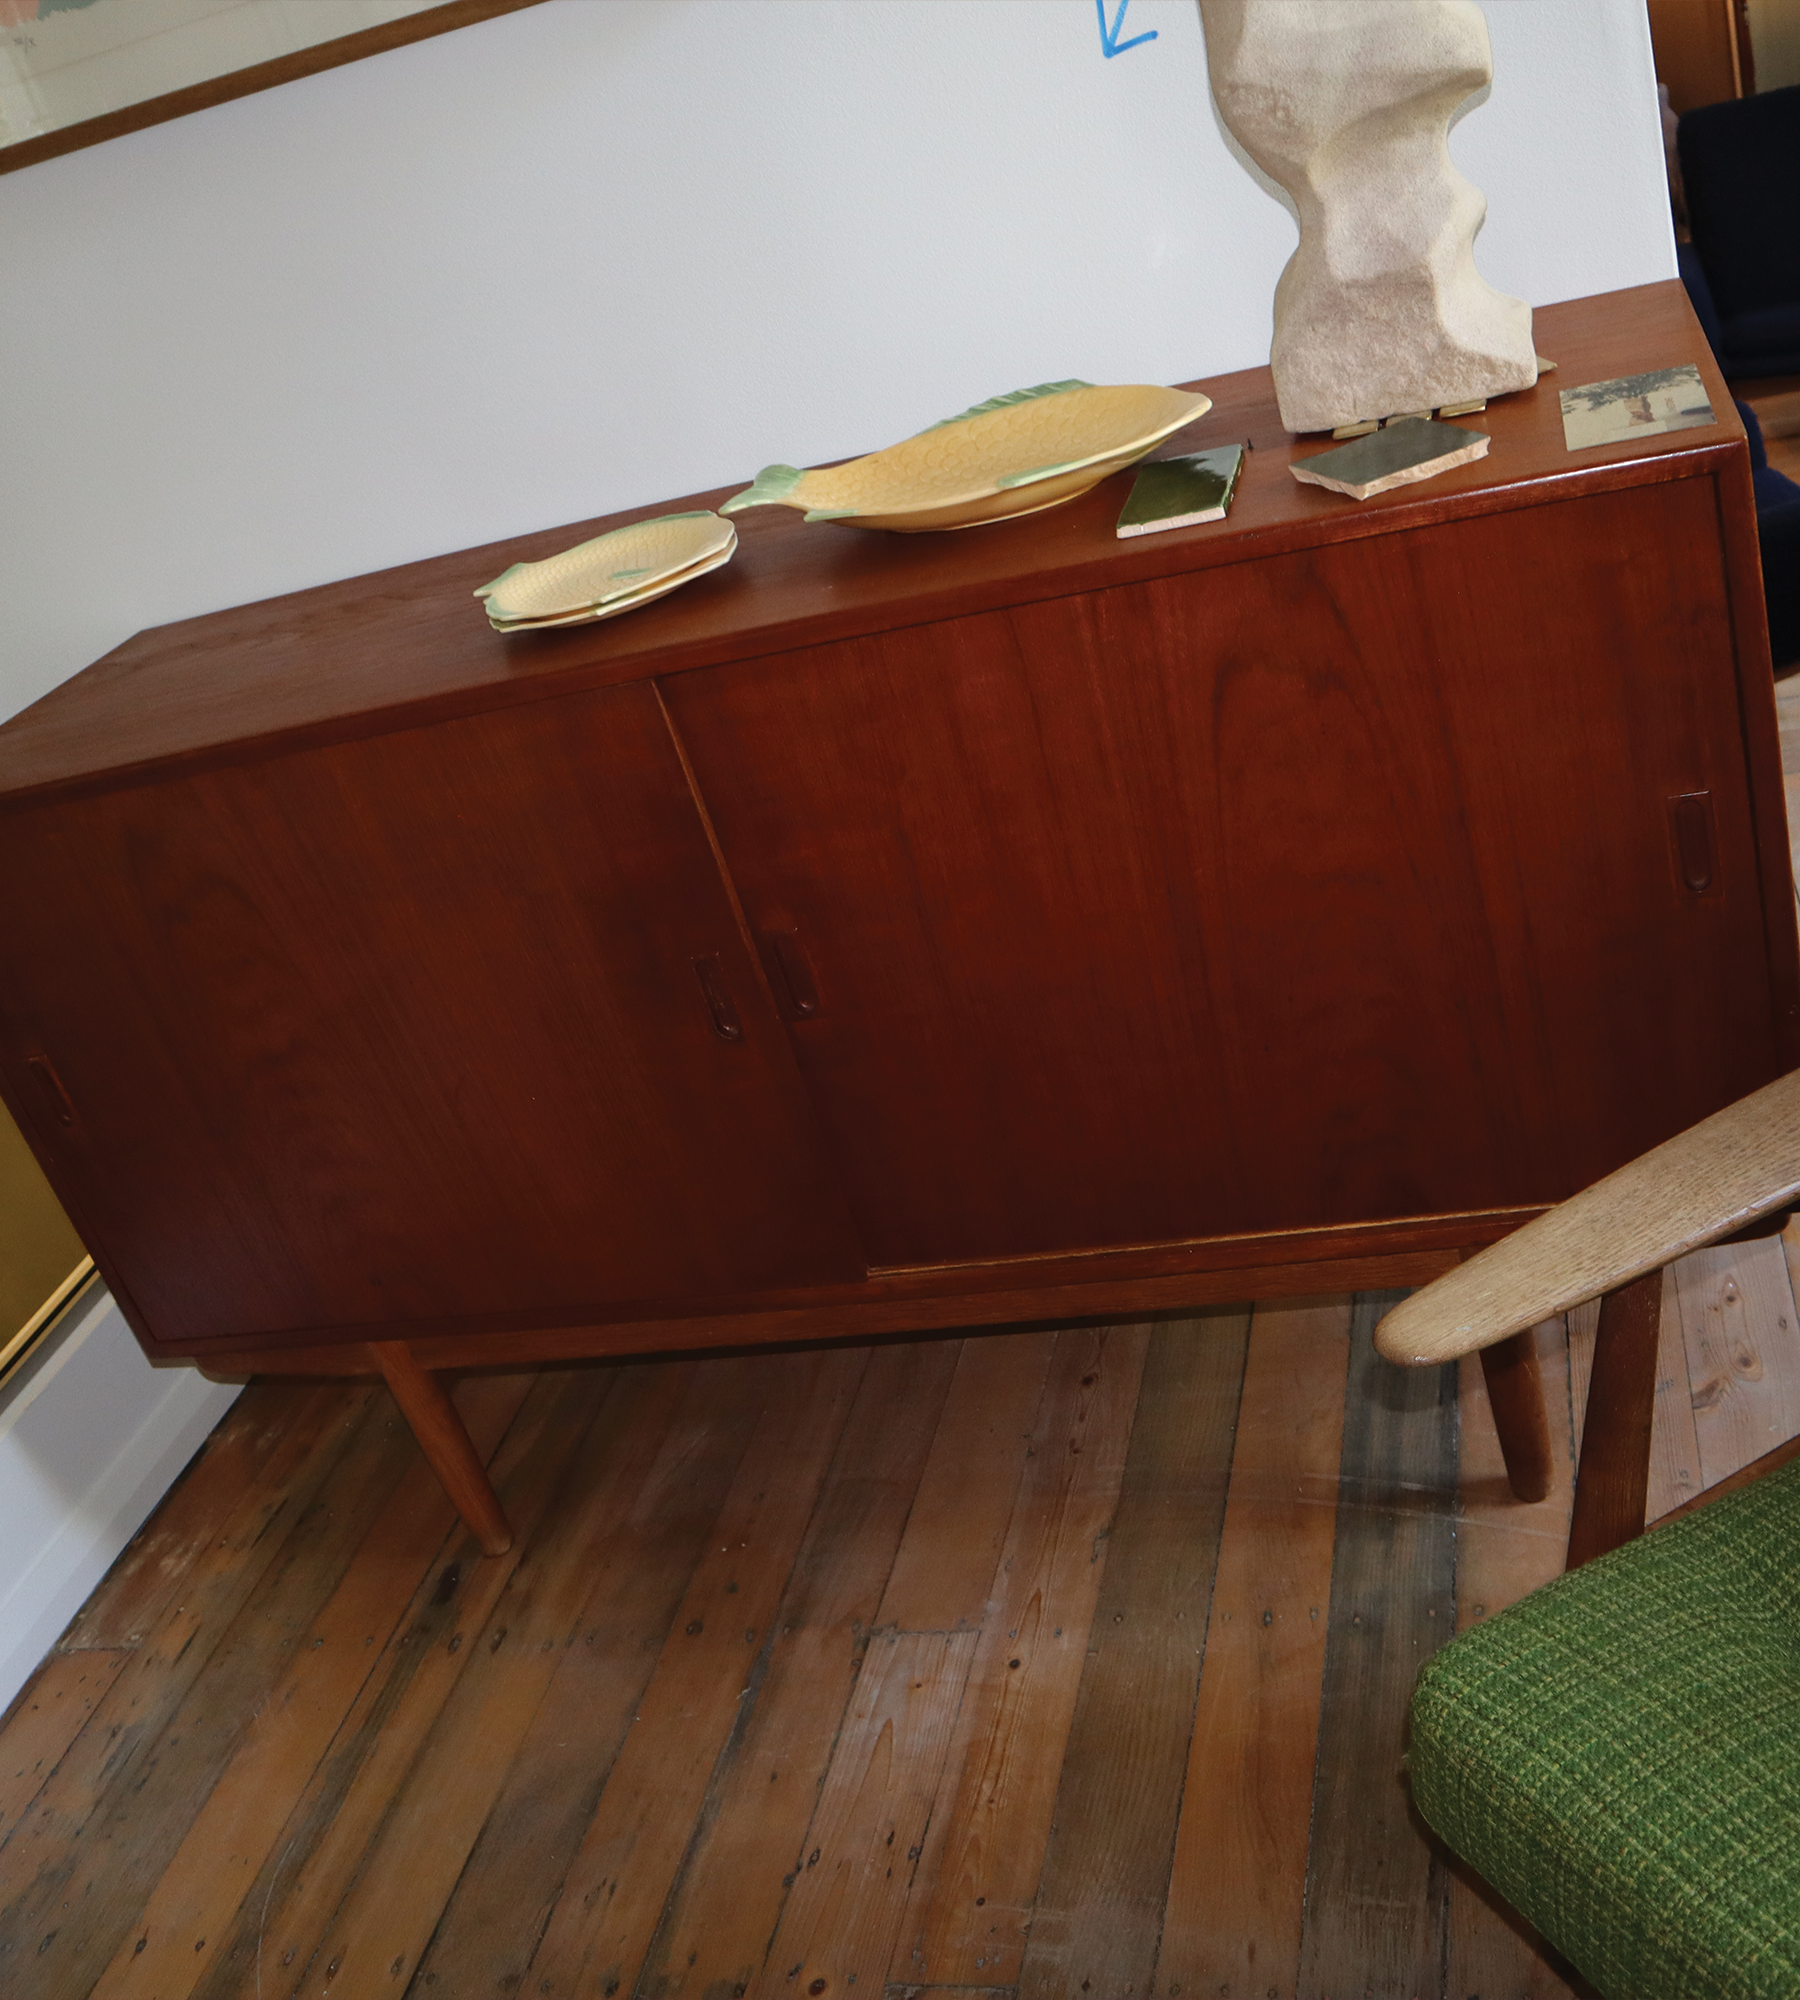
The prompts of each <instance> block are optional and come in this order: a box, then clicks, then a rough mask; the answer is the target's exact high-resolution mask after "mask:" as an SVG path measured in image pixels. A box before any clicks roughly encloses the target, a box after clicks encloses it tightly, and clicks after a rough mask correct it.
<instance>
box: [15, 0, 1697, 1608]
mask: <svg viewBox="0 0 1800 2000" xmlns="http://www.w3.org/2000/svg"><path fill="white" fill-rule="evenodd" d="M1114 4H1116V0H1109V6H1108V13H1109V14H1110V13H1112V12H1113V8H1114ZM1487 13H1488V17H1489V22H1490V26H1491V30H1492V35H1493V43H1494V57H1495V70H1496V81H1495V84H1494V86H1493V91H1492V96H1491V100H1490V101H1489V102H1488V103H1487V104H1485V105H1484V106H1481V107H1480V108H1478V109H1477V110H1475V111H1474V112H1472V113H1471V114H1470V115H1469V116H1467V117H1466V118H1465V119H1464V120H1463V121H1462V123H1461V124H1459V125H1458V127H1457V128H1456V131H1455V133H1454V135H1453V139H1452V146H1453V150H1454V151H1455V153H1456V156H1457V158H1458V159H1459V161H1460V162H1461V164H1462V165H1463V167H1464V169H1465V171H1466V172H1467V173H1468V174H1469V175H1470V177H1471V178H1472V179H1473V180H1474V181H1475V182H1476V184H1477V185H1478V186H1480V187H1481V188H1482V189H1483V190H1484V191H1485V193H1486V194H1487V196H1488V200H1489V210H1490V214H1489V222H1488V226H1487V229H1486V231H1485V233H1484V235H1483V237H1482V239H1481V242H1480V245H1479V246H1478V256H1479V260H1480V262H1481V265H1482V267H1483V269H1484V270H1485V272H1486V274H1487V276H1488V277H1489V278H1490V279H1491V280H1492V281H1493V282H1494V283H1496V284H1498V285H1500V286H1502V287H1503V288H1505V289H1507V290H1509V291H1513V292H1517V293H1520V294H1522V295H1523V296H1525V297H1526V298H1528V299H1530V300H1531V301H1532V302H1533V303H1535V304H1543V303H1546V302H1548V301H1551V300H1554V299H1560V298H1567V297H1574V296H1578V295H1580V294H1582V293H1585V292H1593V291H1604V290H1607V289H1610V288H1612V287H1615V286H1622V285H1631V284H1639V283H1642V282H1645V281H1647V280H1650V279H1656V278H1662V277H1667V276H1670V275H1672V274H1673V271H1674V253H1673V248H1672V241H1671V236H1670V230H1669V223H1668V218H1667V213H1666V203H1665V199H1664V193H1663V179H1662V171H1663V170H1662V147H1661V139H1660V135H1659V131H1658V125H1657V117H1656V100H1655V87H1654V83H1653V81H1652V68H1651V58H1650V43H1649V35H1648V30H1647V28H1646V25H1645V17H1644V8H1643V4H1642V0H1489V4H1488V7H1487ZM1149 29H1154V30H1155V31H1156V36H1157V39H1156V40H1155V41H1153V42H1147V43H1144V44H1142V45H1141V46H1139V47H1137V48H1134V49H1130V50H1127V51H1126V52H1125V53H1123V54H1121V55H1119V56H1117V57H1114V58H1111V59H1108V58H1106V57H1104V56H1103V55H1102V53H1101V46H1100V39H1099V33H1098V26H1097V21H1096V14H1095V9H1094V7H1093V5H1092V4H1091V0H1029V4H1027V0H958V4H956V5H954V6H952V5H949V4H945V0H880V4H877V0H848V4H844V0H761V4H758V5H754V6H751V5H745V4H742V0H550V4H548V5H544V6H540V7H534V8H528V9H526V10H525V11H524V12H522V13H517V14H512V15H508V16H506V17H504V18H502V19H499V20H496V21H491V22H488V23H485V24H483V25H481V26H478V27H474V28H469V29H465V30H462V31H461V32H459V33H456V34H453V35H447V36H444V37H442V38H440V39H438V40H435V41H429V42H424V43H420V44H417V45H415V46H413V47H410V48H406V49H400V50H396V51H394V52H393V53H391V54H389V55H384V56H380V57H376V58H374V59H372V60H369V61H366V62H362V63H358V64H354V65H352V66H350V67H347V68H344V69H339V70H334V71H331V72H329V73H328V74H326V75H323V76H318V77H312V78H308V79H306V80H304V81H302V82H298V83H293V84H288V85H286V86H284V87H283V88H282V89H280V90H275V91H268V92H264V93H263V94H261V95H259V96H256V97H251V98H246V99H243V100H241V101H240V102H238V103H234V104H227V105H222V106H220V107H219V108H217V109H216V110H212V111H207V112H202V113H200V114H198V115H196V116H194V117H190V118H185V119H182V120H179V121H177V122H176V123H173V124H168V125H162V126H158V127H156V128H154V129H152V130H150V131H147V132H142V133H137V134H134V135H132V136H130V137H127V138H123V139H117V140H114V141H112V142H111V143H110V144H108V145H105V146H100V147H95V148H92V149H90V150H88V151H85V152H80V153H74V154H70V155H68V156H67V157H65V158H62V159H59V160H53V161H49V162H47V163H45V164H44V165H42V166H36V167H31V168H27V169H25V170H23V171H21V172H17V173H13V174H10V175H5V176H0V605H3V606H4V625H3V626H0V631H3V633H4V637H0V715H6V714H10V713H12V712H13V711H15V710H17V709H18V708H21V707H23V706H24V705H25V704H26V703H27V702H29V701H31V700H34V699H35V698H36V697H37V696H38V695H40V694H41V693H43V692H44V691H45V690H47V689H49V688H50V687H52V686H54V685H55V684H56V683H57V682H58V681H60V680H62V679H63V678H64V677H65V676H67V675H68V674H70V673H72V672H74V671H75V670H76V669H77V668H79V667H81V666H82V665H84V664H85V663H86V662H87V661H89V660H91V659H93V658H95V657H96V656H97V655H99V654H100V653H102V652H104V651H106V650H107V649H108V648H110V647H111V646H113V645H115V644H117V643H118V642H119V641H120V640H122V639H124V638H126V637H127V636H128V635H129V634H130V633H132V632H133V631H135V630H137V629H138V628H139V627H141V626H145V625H152V624H157V623H160V622H162V621H164V620H167V619H171V618H178V617H183V616H187V615H189V614H192V613H195V612H202V611H207V610H212V609H214V608H216V607H218V606H221V605H225V604H231V603H236V602H241V601H244V600H246V599H252V598H257V597H263V596H267V595H269V594H271V593H273V592H277V591H282V590H290V589H295V588H298V587H300V586H302V585H305V584H311V583H316V582H320V581H323V580H326V579H329V578H332V577H338V576H345V575H352V574H355V573H357V572H360V571H363V570H369V569H374V568H378V567H381V566H382V565H385V564H389V563H394V562H399V561H403V560H406V559H408V558H411V557H415V556H422V555H428V554H433V553H435V552H437V551H440V550H443V549H449V548H456V547H463V546H467V545H469V544H471V543H475V542H481V541H488V540H492V539H496V538H499V537H502V536H505V535H508V534H511V533H515V532H522V531H524V530H526V529H531V528H536V527H541V526H544V525H548V524H554V523H556V522H559V521H568V520H576V519H580V518H583V517H585V516H588V515H592V514H596V513H600V512H602V511H605V510H606V509H609V508H612V507H618V506H624V505H629V504H634V503H642V502H648V501H654V500H656V499H659V498H662V497H665V496H671V495H675V494H680V493H683V492H687V491H691V490H693V489H696V488H701V487H706V486H711V485H715V484H721V483H724V482H726V481H730V480H734V479H747V478H749V476H750V475H751V474H753V473H754V472H755V471H756V469H757V468H758V467H759V466H760V465H762V464H764V463H765V462H766V461H768V460H770V459H787V460H790V461H792V462H794V463H798V464H805V463H807V462H809V461H815V460H818V459H822V458H829V457H834V456H839V455H844V454H848V453H851V452H854V451H859V450H864V449H870V448H873V447H876V446H879V445H882V444H885V443H888V442H891V441H892V440H894V439H895V438H898V437H900V436H903V435H906V434H907V433H909V432H911V431H913V430H916V429H918V428H920V427H921V426H923V425H924V424H926V423H929V422H931V421H933V420H935V419H937V418H939V417H943V416H948V415H950V414H951V413H952V412H954V411H956V410H959V409H961V408H963V407H965V406H966V405H968V404H970V403H973V402H976V401H979V400H980V399H982V398H983V397H986V396H990V395H993V394H995V393H996V392H998V391H1002V390H1006V389H1011V388H1016V387H1019V386H1021V385H1024V384H1026V383H1031V382H1038V381H1044V380H1048V379H1053V378H1056V377H1061V376H1067V375H1081V376H1085V377H1087V378H1088V379H1090V380H1095V381H1131V380H1151V381H1159V380H1160V381H1173V380H1180V379H1184V378H1187V377H1191V376H1205V375H1208V374H1214V373H1220V372H1223V371H1226V370H1229V369H1234V368H1242V367H1247V366H1250V365H1252V364H1254V363H1257V362H1260V361H1263V360H1265V359H1266V358H1267V354H1268V339H1269V318H1270V296H1271V292H1272V288H1273V286H1274V282H1275V278H1276V275H1277V273H1278V272H1279V270H1280V268H1281V266H1282V264H1283V263H1284V262H1285V261H1286V258H1287V256H1288V253H1289V250H1290V248H1291V247H1292V241H1293V226H1292V224H1291V222H1290V221H1289V219H1288V217H1287V215H1286V213H1285V211H1284V210H1283V209H1282V208H1280V207H1279V206H1278V205H1277V204H1276V203H1275V202H1274V201H1273V200H1272V199H1271V198H1270V197H1269V196H1267V195H1266V194H1264V193H1263V192H1262V190H1261V189H1260V188H1259V187H1258V186H1257V185H1256V184H1255V183H1254V182H1253V181H1251V180H1250V179H1249V178H1248V177H1247V175H1246V174H1245V172H1244V171H1243V170H1242V169H1241V168H1240V167H1239V166H1238V165H1237V164H1236V163H1235V161H1234V160H1233V158H1232V157H1231V155H1230V154H1229V153H1228V152H1227V150H1226V148H1225V145H1224V142H1223V140H1222V138H1221V136H1220V133H1219V131H1218V129H1217V126H1216V124H1215V121H1214V119H1213V116H1212V113H1211V109H1210V101H1209V98H1208V96H1207V91H1206V77H1205V61H1204V50H1203V45H1202V41H1201V35H1200V26H1199V21H1198V17H1197V13H1196V10H1195V8H1194V6H1193V4H1192V0H1131V6H1130V9H1129V12H1128V15H1127V19H1126V23H1125V30H1124V32H1125V35H1126V36H1127V37H1129V36H1131V35H1134V34H1140V33H1143V32H1145V31H1147V30H1149ZM476 615H478V613H477V611H476V608H475V607H474V606H473V605H471V607H470V616H471V617H474V616H476ZM93 1338H94V1339H95V1340H97V1341H100V1342H101V1343H102V1345H103V1346H104V1345H105V1343H107V1342H110V1343H111V1346H112V1349H113V1350H114V1351H115V1352H116V1353H118V1354H123V1351H124V1350H123V1346H122V1343H123V1341H124V1338H125V1336H124V1333H123V1329H122V1328H121V1326H120V1324H119V1322H118V1320H117V1317H116V1315H114V1316H112V1317H111V1318H110V1319H109V1320H108V1322H107V1324H106V1328H105V1329H104V1330H103V1331H102V1332H99V1333H96V1334H95V1335H94V1336H93ZM100 1352H101V1348H98V1347H97V1348H96V1349H95V1353H96V1355H98V1354H99V1353H100ZM121 1365H123V1363H122V1362H121ZM157 1379H158V1380H159V1381H160V1380H162V1379H164V1378H157ZM196 1393H197V1394H199V1393H205V1392H199V1391H196ZM128 1400H129V1399H127V1401H128ZM115 1406H117V1407H122V1406H118V1405H116V1404H109V1405H108V1407H109V1408H112V1407H115ZM101 1432H104V1433H105V1434H104V1435H102V1434H100V1433H101ZM47 1434H48V1433H47ZM59 1435H61V1434H59ZM17 1448H18V1446H17V1440H16V1435H15V1437H14V1438H0V1467H3V1464H4V1460H5V1455H6V1453H7V1452H8V1451H16V1450H17ZM118 1449H122V1447H120V1446H119V1445H118V1440H117V1438H116V1437H115V1436H114V1435H113V1433H112V1432H110V1431H106V1427H105V1426H104V1425H102V1426H100V1427H99V1429H98V1430H97V1431H94V1432H92V1433H91V1434H90V1433H80V1432H78V1431H76V1430H70V1431H68V1432H67V1434H66V1435H62V1441H61V1442H60V1443H59V1444H57V1445H56V1446H55V1450H56V1451H58V1452H61V1453H64V1454H65V1455H67V1456H68V1457H69V1459H70V1463H69V1464H67V1465H65V1466H63V1467H61V1468H59V1469H58V1472H57V1477H58V1478H59V1479H63V1480H64V1482H65V1485H66V1488H67V1490H68V1491H69V1492H71V1493H73V1492H77V1491H85V1490H86V1487H85V1484H84V1482H88V1481H90V1479H91V1476H92V1475H95V1474H96V1473H97V1472H98V1470H99V1469H100V1468H101V1467H102V1466H103V1465H104V1464H106V1463H110V1462H112V1461H113V1459H115V1458H116V1456H117V1450H118ZM141 1497H142V1496H141V1494H140V1498H141ZM152 1497H153V1496H152ZM146 1504H148V1503H146ZM84 1573H85V1572H84ZM6 1587H7V1579H6V1576H5V1575H4V1574H0V1591H3V1590H4V1589H5V1588H6ZM84 1587H85V1586H84ZM7 1601H8V1602H10V1600H7ZM56 1601H57V1602H58V1603H60V1602H61V1601H62V1600H61V1599H58V1600H56ZM33 1629H34V1630H36V1629H38V1627H35V1626H34V1627H33Z"/></svg>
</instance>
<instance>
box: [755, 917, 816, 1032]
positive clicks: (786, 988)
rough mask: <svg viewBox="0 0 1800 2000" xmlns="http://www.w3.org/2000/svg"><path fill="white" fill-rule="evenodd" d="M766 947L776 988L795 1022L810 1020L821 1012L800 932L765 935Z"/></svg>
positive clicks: (777, 932) (769, 932) (768, 933)
mask: <svg viewBox="0 0 1800 2000" xmlns="http://www.w3.org/2000/svg"><path fill="white" fill-rule="evenodd" d="M763 946H764V949H765V950H766V951H767V953H768V955H769V958H770V959H771V960H772V961H773V963H774V967H775V980H776V987H777V990H778V991H779V993H780V995H781V998H782V1000H783V1001H784V1002H785V1004H786V1006H787V1010H788V1013H789V1014H790V1015H791V1016H792V1017H793V1019H795V1020H796V1021H808V1020H811V1018H812V1017H813V1015H815V1014H816V1013H817V1012H818V1011H819V989H818V986H817V984H816V983H815V982H814V979H813V975H812V964H811V962H810V961H809V960H808V958H807V956H806V947H805V946H804V945H802V944H801V942H800V936H799V933H798V932H797V931H765V932H764V933H763Z"/></svg>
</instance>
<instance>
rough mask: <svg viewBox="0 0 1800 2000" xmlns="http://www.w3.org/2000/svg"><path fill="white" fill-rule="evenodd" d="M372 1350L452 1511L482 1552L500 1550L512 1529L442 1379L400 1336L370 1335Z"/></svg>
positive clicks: (498, 1552) (497, 1553)
mask: <svg viewBox="0 0 1800 2000" xmlns="http://www.w3.org/2000/svg"><path fill="white" fill-rule="evenodd" d="M369 1350H370V1352H371V1353H372V1354H373V1355H374V1356H375V1359H376V1362H377V1363H378V1364H379V1366H380V1368H381V1372H382V1374H383V1375H385V1376H386V1377H387V1385H388V1387H389V1388H390V1389H391V1390H393V1392H394V1401H395V1402H396V1403H398V1404H399V1405H400V1414H401V1415H402V1416H403V1417H405V1419H406V1421H407V1423H408V1424H409V1425H410V1426H411V1427H412V1434H413V1436H414V1437H416V1438H417V1439H418V1441H419V1449H420V1450H421V1451H422V1452H424V1454H425V1457H426V1459H427V1460H428V1461H429V1463H430V1466H431V1469H432V1471H433V1472H435V1473H436V1474H437V1476H438V1477H439V1479H441V1480H442V1481H443V1482H444V1491H445V1492H446V1493H448V1494H449V1496H450V1498H451V1499H452V1500H453V1501H454V1502H455V1503H456V1511H457V1512H458V1513H459V1514H460V1515H461V1516H462V1517H463V1520H464V1521H465V1522H466V1523H467V1525H468V1528H469V1531H470V1533H471V1534H473V1535H474V1536H475V1538H476V1540H477V1541H479V1542H480V1544H481V1548H482V1553H483V1554H484V1555H490V1556H503V1555H505V1553H506V1552H507V1550H508V1549H510V1548H511V1547H512V1541H513V1534H512V1529H511V1527H510V1526H509V1525H508V1523H507V1519H506V1516H505V1514H504V1513H502V1512H501V1508H500V1501H499V1499H498V1497H497V1496H496V1494H495V1492H494V1489H493V1487H492V1486H491V1485H490V1484H489V1483H488V1476H487V1468H486V1467H485V1466H484V1465H483V1464H482V1462H481V1460H480V1458H479V1457H477V1456H476V1452H475V1447H474V1445H473V1444H472V1443H471V1442H470V1440H469V1433H468V1432H467V1431H466V1430H464V1428H463V1420H462V1418H461V1417H459V1416H458V1415H457V1414H456V1406H455V1404H454V1403H452V1402H451V1400H450V1397H449V1395H448V1393H447V1392H446V1390H445V1388H444V1385H443V1383H441V1382H440V1381H439V1380H438V1378H437V1377H436V1376H435V1375H433V1374H432V1373H431V1372H430V1371H429V1370H428V1369H424V1368H421V1367H420V1366H419V1364H418V1362H417V1361H415V1360H414V1359H413V1354H412V1349H411V1348H410V1347H408V1346H407V1344H406V1342H405V1341H403V1340H372V1341H370V1343H369Z"/></svg>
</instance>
